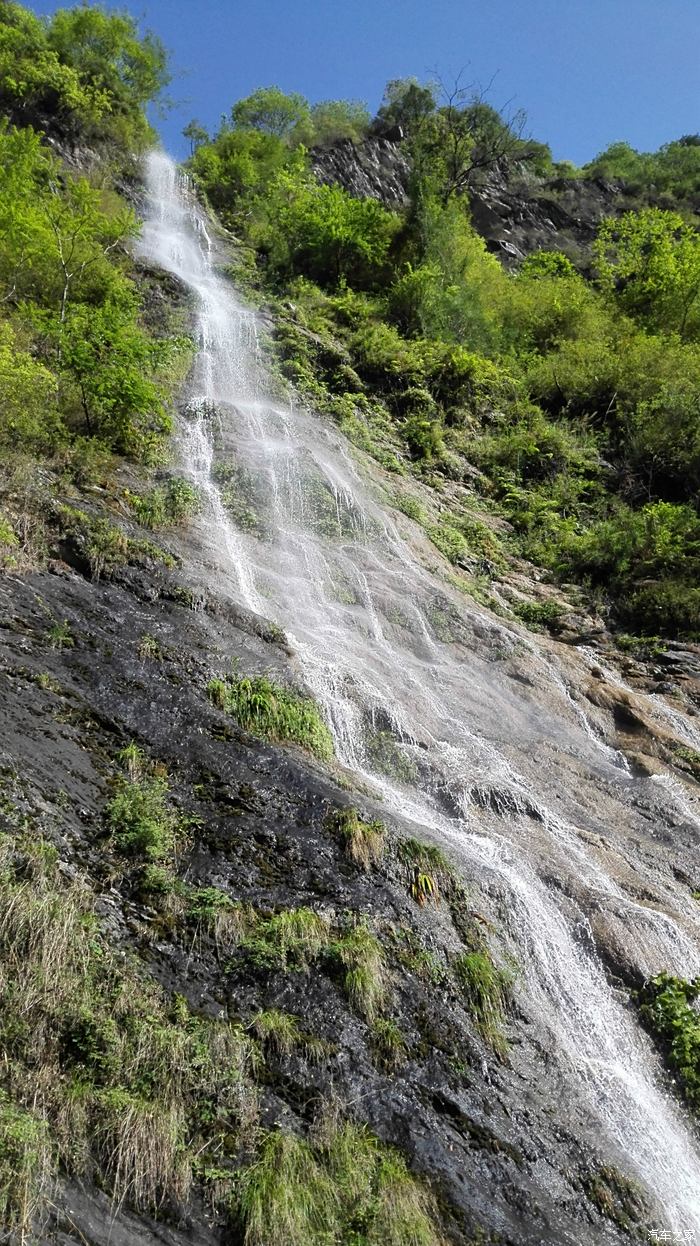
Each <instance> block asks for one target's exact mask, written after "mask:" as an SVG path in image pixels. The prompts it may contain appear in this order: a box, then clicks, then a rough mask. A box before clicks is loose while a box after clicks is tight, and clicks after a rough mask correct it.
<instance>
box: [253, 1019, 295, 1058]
mask: <svg viewBox="0 0 700 1246" xmlns="http://www.w3.org/2000/svg"><path fill="white" fill-rule="evenodd" d="M250 1028H251V1030H252V1031H253V1033H254V1034H255V1036H256V1038H258V1039H259V1040H260V1042H261V1043H262V1045H263V1048H265V1049H266V1050H268V1051H272V1052H274V1053H275V1055H277V1056H289V1055H291V1053H292V1052H293V1051H294V1049H295V1047H298V1046H299V1045H300V1044H301V1043H302V1041H303V1037H302V1033H301V1029H300V1026H299V1022H298V1020H297V1018H296V1017H293V1016H291V1015H290V1014H289V1013H288V1012H281V1011H280V1010H279V1009H278V1008H268V1009H266V1010H265V1011H264V1012H258V1013H256V1014H255V1016H254V1017H253V1019H252V1021H251V1023H250Z"/></svg>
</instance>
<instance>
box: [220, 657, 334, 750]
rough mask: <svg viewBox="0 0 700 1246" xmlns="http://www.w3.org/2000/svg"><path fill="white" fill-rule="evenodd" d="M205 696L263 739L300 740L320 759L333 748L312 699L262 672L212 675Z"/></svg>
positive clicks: (326, 728)
mask: <svg viewBox="0 0 700 1246" xmlns="http://www.w3.org/2000/svg"><path fill="white" fill-rule="evenodd" d="M207 694H208V696H209V699H210V700H211V701H212V703H213V704H214V705H216V706H217V708H218V709H222V710H225V711H226V712H227V713H229V714H232V715H233V717H234V718H235V719H236V720H237V721H238V722H239V723H240V725H241V727H243V729H244V731H250V733H251V734H252V735H257V736H261V737H263V738H264V739H267V740H274V741H279V742H280V743H286V742H290V743H293V744H300V745H301V746H302V748H305V749H308V751H309V752H310V753H314V754H315V755H316V756H317V757H320V758H321V760H323V761H330V759H331V758H332V757H333V754H334V752H335V750H334V746H333V738H332V736H331V733H330V731H329V730H328V727H327V726H326V724H325V723H324V721H323V719H322V718H321V715H320V712H319V710H318V708H317V706H316V705H315V703H314V702H313V701H312V700H311V699H310V698H309V697H304V696H301V695H300V694H299V693H297V692H294V691H292V690H291V689H289V688H282V687H280V686H279V685H278V684H274V683H272V681H271V680H269V679H268V678H267V677H266V676H265V675H256V676H252V677H249V676H238V675H229V676H226V677H225V678H224V679H212V680H211V681H210V682H209V684H208V686H207Z"/></svg>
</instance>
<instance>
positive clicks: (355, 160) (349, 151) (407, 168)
mask: <svg viewBox="0 0 700 1246" xmlns="http://www.w3.org/2000/svg"><path fill="white" fill-rule="evenodd" d="M311 163H312V168H313V170H314V173H315V174H316V177H317V178H318V180H319V182H322V183H323V184H324V185H328V186H332V185H338V186H342V187H343V190H347V191H348V193H349V194H351V195H354V196H355V198H356V199H378V200H379V202H380V203H382V204H384V207H386V208H401V207H403V206H404V205H405V203H406V199H407V189H408V179H409V176H410V173H411V165H410V162H409V160H408V157H407V156H406V154H405V152H404V151H403V148H402V147H401V144H400V143H398V142H397V141H396V140H393V139H390V138H384V137H380V136H376V137H370V138H367V139H365V141H364V142H363V143H353V142H352V140H351V139H344V140H343V141H342V142H340V143H335V144H334V145H333V146H332V147H317V148H315V149H314V151H312V153H311Z"/></svg>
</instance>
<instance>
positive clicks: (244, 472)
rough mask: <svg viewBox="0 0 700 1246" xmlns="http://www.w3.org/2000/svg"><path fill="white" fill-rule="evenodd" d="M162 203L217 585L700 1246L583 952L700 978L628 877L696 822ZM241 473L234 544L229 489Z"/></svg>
mask: <svg viewBox="0 0 700 1246" xmlns="http://www.w3.org/2000/svg"><path fill="white" fill-rule="evenodd" d="M148 190H149V205H148V209H147V215H146V221H145V226H144V231H143V236H142V241H141V244H140V245H141V251H142V253H143V254H144V256H145V257H146V258H147V259H148V260H149V261H150V262H151V263H154V264H157V265H159V266H161V267H162V268H164V269H166V270H167V271H169V272H171V273H173V274H175V275H176V276H177V277H178V278H179V279H180V280H181V281H182V282H184V284H185V285H186V286H187V287H188V288H189V289H190V290H191V291H192V293H193V294H194V296H195V298H196V306H197V317H198V335H199V352H198V356H197V362H196V368H195V374H194V377H193V380H192V386H191V396H190V403H189V407H188V412H187V415H186V419H185V421H184V423H185V428H184V432H183V445H182V458H183V462H184V468H185V470H187V471H188V472H189V473H190V475H191V477H192V478H193V479H194V480H195V481H196V483H197V484H198V486H199V488H200V490H201V491H202V494H203V496H204V499H205V509H204V514H203V516H202V520H201V525H200V530H201V540H202V546H203V554H202V557H203V561H204V562H205V564H206V574H207V576H208V578H209V580H210V582H211V583H212V584H213V586H214V587H215V589H216V591H218V592H220V593H223V594H226V593H229V594H230V596H231V597H233V598H234V599H235V600H237V601H238V602H240V603H243V604H244V605H246V606H247V607H249V608H250V609H252V610H253V611H256V612H258V613H261V614H262V615H264V616H265V617H266V618H268V619H271V620H273V621H274V622H276V623H277V624H279V625H280V626H281V627H282V628H284V630H285V632H286V634H287V636H288V638H289V640H290V643H291V645H292V647H293V650H294V652H295V654H296V657H297V662H298V666H299V670H300V673H301V675H302V676H303V679H304V680H305V682H306V684H307V685H308V686H309V688H310V689H311V690H312V692H313V694H314V696H315V697H316V699H317V700H318V702H319V703H320V705H321V706H322V707H323V710H324V713H325V715H326V718H327V721H328V723H329V725H330V727H331V730H332V732H333V736H334V739H335V745H336V751H337V754H338V757H339V758H340V760H341V761H342V762H343V763H345V764H346V765H347V766H348V767H350V768H352V769H353V770H354V771H355V772H356V773H358V774H359V775H361V776H362V777H363V779H364V781H365V783H366V784H368V785H370V786H371V788H372V789H373V790H374V791H375V792H376V793H377V795H378V796H379V797H381V798H383V800H384V804H385V807H386V809H387V812H388V813H394V814H396V815H398V816H400V817H402V818H403V819H405V820H408V821H410V822H413V823H414V824H415V825H416V827H417V828H418V830H417V832H416V833H417V834H420V833H421V832H422V833H423V834H424V835H425V834H426V832H427V833H428V834H429V835H430V837H431V838H433V839H434V840H436V841H437V842H439V843H441V844H442V845H443V846H444V848H445V850H446V851H447V853H448V855H449V856H450V857H451V858H452V860H453V861H454V862H455V863H456V865H457V866H458V867H459V868H460V869H461V872H462V873H463V875H464V877H465V880H466V881H467V882H469V881H470V880H477V881H478V884H479V885H480V886H481V887H482V888H483V889H484V893H485V894H487V895H488V896H490V897H491V899H492V900H493V902H494V904H496V905H497V908H498V914H499V924H500V927H501V930H502V934H503V937H504V938H505V939H506V940H507V942H508V944H509V946H510V947H511V949H512V951H513V953H514V955H515V956H516V957H517V959H518V962H519V964H520V965H521V966H522V976H521V980H520V984H519V991H520V992H521V996H522V1003H523V1009H524V1011H526V1012H528V1013H530V1014H533V1015H536V1016H537V1018H538V1020H539V1022H540V1023H541V1024H542V1025H544V1026H546V1027H547V1029H548V1031H549V1033H550V1035H551V1043H552V1050H553V1052H554V1054H555V1057H556V1059H557V1061H558V1063H559V1065H560V1066H561V1068H562V1070H563V1072H564V1075H565V1078H566V1080H567V1084H568V1085H569V1087H570V1093H571V1095H572V1096H573V1097H575V1098H576V1100H577V1102H582V1103H584V1104H586V1105H587V1110H588V1113H589V1115H590V1119H591V1121H594V1122H596V1125H595V1128H596V1130H597V1133H598V1137H599V1141H600V1147H601V1150H602V1151H603V1152H605V1149H606V1146H607V1147H608V1148H609V1151H610V1153H611V1154H613V1155H618V1156H619V1155H622V1156H624V1157H626V1159H627V1163H628V1167H629V1168H630V1170H631V1171H632V1172H633V1173H636V1175H637V1176H638V1178H639V1179H640V1180H641V1181H642V1183H643V1184H644V1185H645V1186H646V1188H647V1190H648V1191H649V1193H650V1194H651V1196H652V1197H653V1199H654V1201H655V1202H656V1204H657V1205H658V1207H659V1211H660V1215H661V1216H662V1217H663V1218H664V1219H665V1222H666V1223H667V1224H668V1226H669V1228H670V1229H672V1230H673V1231H674V1232H675V1233H677V1234H678V1235H681V1236H682V1240H684V1241H687V1242H697V1243H698V1244H699V1246H700V1154H699V1153H698V1149H697V1144H696V1142H695V1141H694V1140H693V1138H692V1137H691V1133H690V1131H689V1129H688V1127H687V1125H686V1122H685V1121H684V1118H683V1115H682V1113H681V1111H680V1110H679V1109H678V1107H677V1106H676V1105H675V1104H674V1103H673V1102H672V1101H671V1100H670V1099H669V1097H668V1095H667V1094H666V1093H665V1091H664V1089H663V1087H662V1086H661V1085H660V1083H659V1081H658V1076H659V1074H658V1064H657V1061H656V1059H655V1057H654V1055H653V1053H652V1051H651V1047H650V1045H649V1042H648V1040H647V1039H646V1037H645V1036H644V1035H643V1034H642V1033H641V1031H640V1030H639V1027H638V1026H637V1024H636V1022H635V1021H634V1019H633V1017H632V1016H631V1015H630V1013H629V1011H628V1010H627V1009H625V1008H624V1007H623V1005H622V1004H621V1003H620V1002H618V1000H617V998H616V996H615V994H614V992H612V991H611V989H610V988H609V986H608V984H607V981H606V978H605V975H604V973H603V970H602V968H601V965H600V963H599V961H598V959H597V957H596V955H595V951H594V940H593V938H592V936H591V931H592V930H593V931H595V929H596V920H597V917H598V916H601V915H602V919H603V920H604V921H605V923H606V929H607V930H608V931H613V932H614V939H615V941H616V946H618V947H619V948H621V949H622V951H623V953H624V954H625V955H627V956H628V957H629V958H630V960H631V961H632V963H634V964H635V965H637V966H639V967H640V968H641V969H642V971H643V972H648V973H652V972H658V971H659V970H661V969H668V970H670V971H672V972H677V973H680V974H682V975H683V976H686V977H687V976H690V975H692V974H693V973H696V972H698V971H700V956H699V955H698V942H697V939H696V936H697V934H698V930H697V917H696V913H697V908H696V907H694V904H693V902H692V901H691V900H690V897H687V898H686V897H685V896H684V895H683V894H682V891H681V890H680V889H678V888H675V887H674V886H673V880H672V879H670V880H669V879H668V878H667V877H666V876H663V877H660V876H659V874H658V872H656V873H655V872H654V868H653V862H652V863H651V864H649V863H647V861H646V858H645V859H644V860H639V861H637V860H636V859H634V850H635V844H636V842H637V837H638V836H639V835H645V836H647V837H651V839H653V836H654V825H655V819H657V818H665V817H666V811H668V816H669V818H670V820H671V821H670V825H672V826H673V825H676V824H679V823H680V822H681V821H682V820H683V816H684V811H683V808H682V802H681V804H679V803H677V802H675V798H674V793H673V791H672V790H671V789H670V788H669V789H666V788H663V787H662V785H660V784H658V783H657V784H655V785H654V784H652V783H651V782H650V781H647V780H640V779H634V778H633V777H632V776H631V775H630V774H629V772H628V771H627V769H626V768H625V766H624V765H623V764H621V762H620V758H619V755H617V754H615V752H614V751H613V750H612V749H611V748H610V747H609V746H608V744H607V743H606V742H605V741H604V740H603V739H601V738H600V737H599V736H598V733H597V731H596V729H595V727H593V726H591V724H590V723H589V721H588V718H587V717H586V715H585V713H584V712H583V711H582V709H581V707H580V706H579V705H578V703H577V702H575V701H574V700H572V696H571V692H570V690H569V688H568V687H567V685H566V682H565V680H564V679H563V678H562V676H561V675H560V674H559V673H558V672H557V671H556V669H555V666H554V664H553V659H552V657H551V653H550V654H545V653H544V652H541V651H540V649H539V648H538V646H537V645H536V644H535V643H531V642H530V640H529V638H528V639H527V640H524V639H523V635H522V631H521V630H519V629H517V628H513V629H511V628H509V627H508V626H507V625H505V624H504V623H502V622H501V621H499V620H498V619H496V618H495V617H493V616H491V615H490V614H488V612H486V611H483V610H481V609H480V608H479V607H477V606H476V605H475V604H474V603H472V602H471V600H470V599H468V598H463V597H461V596H460V594H459V593H457V592H456V591H455V590H454V589H453V588H452V587H450V586H449V585H447V584H446V582H445V581H444V580H441V579H440V573H439V567H437V566H436V567H435V570H434V571H433V570H428V569H426V565H425V560H426V555H425V552H424V553H423V554H421V555H419V553H417V552H416V549H421V544H420V540H421V538H420V536H419V534H418V532H417V530H416V529H415V528H413V527H412V525H411V524H410V523H409V522H408V521H404V520H403V519H402V518H400V517H398V516H395V517H392V512H391V510H388V509H385V508H384V507H383V506H382V501H381V490H380V487H379V485H378V484H377V483H372V473H371V471H369V470H368V472H366V473H363V472H361V469H360V467H359V466H358V464H357V461H356V457H355V456H354V455H353V454H352V453H351V452H350V451H349V448H348V446H347V443H346V442H345V441H344V439H343V438H342V437H341V436H340V435H339V434H338V433H337V431H336V430H335V429H334V428H333V427H332V426H331V425H330V424H329V423H327V422H324V420H323V419H322V418H321V417H317V416H314V415H312V414H310V413H309V412H307V411H305V410H303V409H302V408H301V407H296V406H292V407H290V406H288V405H286V404H285V403H284V402H283V401H280V400H279V399H274V398H271V397H269V393H270V392H271V391H272V390H273V387H272V386H271V385H270V384H269V383H268V382H267V380H266V376H265V369H264V364H263V362H262V360H261V353H260V351H259V348H258V340H257V337H258V327H257V321H256V317H255V315H254V314H253V313H251V312H250V311H248V310H246V309H245V308H244V307H243V306H242V305H241V303H240V302H239V300H238V299H237V297H236V294H235V292H234V290H233V288H232V287H231V285H230V283H229V282H228V281H227V280H226V279H225V278H224V277H223V276H221V275H220V274H219V273H218V271H217V268H216V262H215V254H214V248H213V247H212V244H211V241H210V238H209V235H208V232H207V222H206V218H205V216H204V214H203V213H202V212H201V210H200V209H199V208H198V206H197V204H196V202H195V200H194V197H193V196H192V194H191V193H190V191H189V189H188V187H187V184H186V181H185V179H184V178H183V177H182V176H181V175H180V174H179V173H178V171H177V170H176V167H175V166H174V165H173V163H172V162H171V161H170V160H169V159H168V158H167V157H166V156H165V155H163V154H161V153H154V154H152V155H151V157H150V158H149V161H148ZM227 469H228V481H229V484H230V485H231V487H232V488H233V489H235V491H237V493H238V494H239V495H244V497H245V505H246V506H247V507H248V508H249V515H248V518H247V519H244V522H243V524H241V523H240V522H239V523H238V524H237V523H235V522H234V521H233V520H232V519H231V518H230V514H229V509H227V506H226V505H225V504H224V499H223V498H222V492H220V488H219V485H218V484H217V481H219V482H221V480H222V479H225V478H226V471H227ZM251 511H252V512H253V516H252V520H251V518H250V512H251ZM239 520H240V516H239ZM399 525H401V527H399ZM407 538H409V539H407ZM426 548H427V547H425V546H424V545H423V546H422V549H423V551H425V550H426ZM435 562H436V563H437V562H438V560H437V558H436V559H435ZM630 880H632V881H633V882H634V884H635V885H634V886H632V882H631V881H630ZM645 886H646V887H647V890H646V891H645ZM648 888H651V892H649V890H648ZM649 894H653V895H654V896H655V897H656V898H655V899H654V900H653V901H650V900H649V899H648V898H647V897H648V895H649ZM582 932H583V937H582ZM691 1235H692V1236H691Z"/></svg>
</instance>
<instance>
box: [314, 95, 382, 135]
mask: <svg viewBox="0 0 700 1246" xmlns="http://www.w3.org/2000/svg"><path fill="white" fill-rule="evenodd" d="M311 120H312V124H313V135H312V138H311V142H312V144H313V146H314V147H325V146H329V145H330V144H331V143H338V142H340V141H343V140H345V141H347V140H350V142H353V143H359V142H361V141H362V139H363V138H364V137H365V135H366V133H367V130H368V129H369V123H370V116H369V113H368V111H367V108H366V105H365V104H362V103H360V102H359V100H322V101H321V102H320V103H319V104H314V105H313V107H312V109H311Z"/></svg>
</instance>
